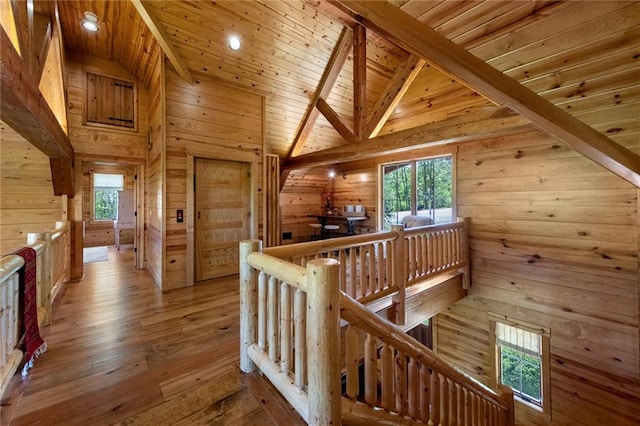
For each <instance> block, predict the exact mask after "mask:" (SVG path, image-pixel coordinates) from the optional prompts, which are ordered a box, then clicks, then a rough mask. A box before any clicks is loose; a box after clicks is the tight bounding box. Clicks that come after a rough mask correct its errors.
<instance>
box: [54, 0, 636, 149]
mask: <svg viewBox="0 0 640 426" xmlns="http://www.w3.org/2000/svg"><path fill="white" fill-rule="evenodd" d="M142 3H143V4H144V5H145V8H146V9H147V11H148V12H149V14H150V15H152V16H153V17H154V18H155V19H156V20H157V22H158V26H159V28H160V29H161V31H163V32H164V33H165V35H166V36H167V39H168V40H169V42H170V44H171V45H172V46H173V48H174V49H175V52H176V53H177V55H178V56H179V57H180V58H181V59H182V60H183V61H184V63H185V64H186V67H187V68H188V71H189V72H190V73H191V74H192V76H193V77H194V78H195V79H197V78H199V77H200V76H208V77H211V78H215V79H219V80H221V81H225V82H228V83H230V84H234V85H239V86H242V87H243V88H245V89H247V90H251V91H255V92H258V93H261V94H263V95H265V96H266V98H267V102H266V106H267V110H266V118H267V121H266V122H267V143H268V147H269V151H270V152H273V153H276V154H279V155H281V156H286V155H287V153H288V152H289V150H290V148H291V145H292V143H293V141H294V140H295V138H296V135H297V134H298V131H299V129H300V125H301V121H302V119H303V117H304V116H305V113H306V111H307V110H308V109H309V105H310V102H311V100H312V99H313V97H314V94H315V92H316V89H317V87H318V85H319V82H320V81H321V78H322V76H323V72H324V71H325V68H326V67H327V63H328V62H329V59H330V57H331V54H332V51H333V50H334V47H335V46H336V43H337V42H338V40H339V38H340V34H341V32H342V30H343V27H344V25H350V23H349V20H350V18H349V17H348V16H347V15H345V13H344V12H343V11H340V10H339V9H338V8H336V7H334V6H333V5H332V4H329V2H326V1H324V0H322V1H318V0H295V1H293V0H292V1H272V0H265V1H216V2H211V1H151V2H142ZM390 3H392V4H393V5H394V6H396V7H399V8H400V9H401V10H403V11H404V12H406V13H407V14H409V15H411V16H412V17H415V18H416V19H418V20H419V21H421V22H423V23H425V24H426V25H428V26H429V27H431V28H433V29H435V30H436V31H437V32H438V33H439V34H440V35H442V36H444V37H446V38H448V39H449V40H451V41H453V42H454V43H456V44H457V45H459V46H461V47H463V48H464V49H465V50H467V51H468V52H470V53H471V54H473V55H474V56H476V57H477V58H480V59H481V60H483V61H484V62H486V63H487V64H489V65H491V66H492V67H494V68H495V69H496V70H498V71H500V72H502V73H504V74H505V75H507V76H509V77H511V78H513V79H514V80H516V81H518V82H520V83H521V84H523V85H524V86H526V87H527V88H529V89H531V90H532V91H533V92H535V93H537V94H539V95H540V96H542V97H543V98H545V99H547V100H549V101H550V102H552V103H553V104H555V105H557V106H558V107H560V108H561V109H563V110H564V111H567V112H569V113H570V114H571V115H573V116H574V117H576V118H577V119H579V120H580V121H582V122H584V123H586V124H588V125H589V126H591V127H593V128H594V129H596V130H597V131H599V132H601V133H603V134H606V135H607V136H609V137H610V138H611V139H613V140H614V141H616V142H617V143H619V144H621V145H623V146H625V147H627V148H629V149H631V150H632V151H635V152H636V153H638V152H640V142H639V137H638V135H639V130H640V129H639V124H640V123H639V120H638V117H639V116H640V65H639V57H640V46H639V43H638V40H639V39H640V3H638V2H624V1H623V2H618V1H587V2H580V1H563V2H560V1H422V0H421V1H419V0H409V1H403V0H392V1H390ZM87 10H88V11H93V12H95V13H96V14H97V15H98V16H99V19H100V24H101V30H100V31H98V32H97V33H87V32H85V31H83V30H82V29H81V27H80V21H81V19H82V14H83V12H84V11H87ZM60 18H61V24H62V28H63V34H64V37H65V44H66V47H67V49H68V50H69V51H71V52H77V53H81V54H90V55H95V56H100V57H104V58H108V59H111V60H114V61H118V62H120V63H121V64H122V65H123V66H124V67H125V68H126V69H128V70H129V71H130V72H131V73H132V74H133V75H135V76H136V77H137V78H138V79H139V80H140V81H142V82H143V83H145V84H146V83H148V81H149V79H150V70H151V68H152V67H151V66H150V64H151V63H152V61H155V60H157V55H159V52H160V48H159V46H158V44H157V43H156V41H155V40H154V38H153V37H152V35H151V33H150V31H149V30H148V29H147V27H146V25H145V23H144V22H143V20H142V19H141V18H140V16H139V15H138V13H137V12H136V10H135V8H134V7H133V5H132V3H131V2H129V1H111V2H103V1H84V0H67V1H62V2H60ZM230 35H237V36H239V37H240V39H241V41H242V47H241V49H240V50H239V51H233V50H231V49H230V48H229V45H228V37H229V36H230ZM409 56H410V55H409V53H408V52H407V51H405V50H403V49H401V48H400V47H398V46H396V45H394V44H392V43H391V42H389V41H387V40H386V39H385V38H383V37H382V36H380V35H378V34H376V33H375V32H374V31H372V30H368V31H367V32H366V57H367V61H366V62H367V69H366V76H367V91H366V95H367V96H366V105H367V108H366V110H367V114H368V115H369V116H370V115H372V114H373V112H374V110H375V109H376V105H377V102H378V101H379V99H380V97H381V96H382V95H383V94H385V92H386V90H387V86H388V85H389V83H390V81H391V80H392V79H393V77H394V75H395V74H396V72H397V70H398V69H399V68H401V67H402V66H403V64H404V63H405V61H406V60H407V58H409ZM352 64H353V55H352V53H350V54H349V56H348V58H347V61H346V64H345V66H344V67H343V68H342V69H341V71H340V73H339V76H338V78H337V81H336V83H335V85H334V86H333V88H332V90H331V91H330V93H329V95H328V97H327V99H326V101H327V104H328V105H329V106H330V107H331V108H332V109H333V110H334V111H335V112H336V113H337V114H338V115H339V116H340V117H342V119H343V120H344V122H345V123H346V124H347V126H350V125H352V124H353V114H354V113H353V67H352ZM420 66H421V67H422V68H421V70H420V72H419V73H417V76H415V80H414V81H413V82H412V83H411V84H410V86H409V87H408V89H407V90H406V93H405V94H404V96H403V97H402V99H401V100H400V102H399V103H398V104H397V106H396V107H395V108H394V109H393V111H392V112H391V114H390V116H389V117H388V119H387V120H386V122H385V123H384V125H383V126H382V127H381V129H380V131H379V134H380V135H385V134H389V133H392V132H397V131H400V130H404V129H408V128H413V127H416V126H419V125H423V124H427V123H433V122H439V121H443V120H446V119H449V118H452V117H456V116H459V115H463V114H469V113H474V112H478V111H481V110H483V109H484V108H486V107H488V106H491V105H493V103H492V102H491V101H489V100H488V99H486V98H485V97H483V96H480V95H479V94H478V93H476V92H475V91H474V90H472V89H470V88H468V87H466V86H465V85H463V84H461V83H459V82H458V81H456V79H455V78H453V77H451V76H449V75H447V74H445V73H443V72H441V71H440V70H438V69H437V68H436V67H435V66H433V64H431V63H430V62H428V61H427V62H426V63H425V64H424V65H423V66H422V64H420ZM239 93H241V92H239ZM345 143H346V142H345V140H344V139H343V138H342V137H341V136H340V135H339V134H338V132H336V130H335V129H334V128H333V126H332V125H331V124H329V122H328V121H327V120H326V119H325V118H324V117H323V116H322V115H320V117H319V119H318V120H317V122H316V123H315V124H314V126H313V129H312V131H311V132H310V134H309V136H308V138H307V139H306V140H305V141H304V143H303V145H302V149H301V153H302V154H304V153H309V152H313V151H318V150H323V149H326V148H330V147H333V146H337V145H342V144H345Z"/></svg>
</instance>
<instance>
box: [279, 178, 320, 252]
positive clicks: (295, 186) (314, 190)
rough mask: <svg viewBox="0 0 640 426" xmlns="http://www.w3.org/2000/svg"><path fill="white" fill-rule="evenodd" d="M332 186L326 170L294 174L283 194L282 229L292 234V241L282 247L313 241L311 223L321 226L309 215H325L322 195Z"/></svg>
mask: <svg viewBox="0 0 640 426" xmlns="http://www.w3.org/2000/svg"><path fill="white" fill-rule="evenodd" d="M328 184H329V178H328V177H327V170H326V169H314V170H292V171H291V172H290V173H289V177H288V178H287V181H286V183H285V185H284V187H283V188H282V191H280V229H281V230H282V233H286V232H290V233H291V239H283V240H282V244H292V243H301V242H305V241H309V240H310V239H311V236H312V235H313V229H312V228H311V227H310V226H309V224H311V223H317V220H316V219H315V218H311V217H308V216H307V215H309V214H320V213H324V207H323V206H324V199H323V198H322V193H323V191H325V189H326V187H327V185H328Z"/></svg>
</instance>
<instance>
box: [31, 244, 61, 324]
mask: <svg viewBox="0 0 640 426" xmlns="http://www.w3.org/2000/svg"><path fill="white" fill-rule="evenodd" d="M38 240H40V241H44V242H45V243H46V246H45V249H44V250H43V251H42V253H41V254H40V256H38V257H37V261H36V262H37V263H36V265H37V266H36V269H37V271H36V273H37V278H36V280H37V281H36V282H37V285H36V300H37V304H38V310H40V309H43V310H44V315H43V318H42V319H41V322H40V321H38V325H41V326H42V325H48V324H49V323H50V322H51V289H52V288H53V284H52V280H53V268H54V266H53V253H52V252H53V249H52V247H53V244H52V241H51V232H42V233H34V232H30V233H28V234H27V244H29V245H32V244H34V243H35V242H36V241H38Z"/></svg>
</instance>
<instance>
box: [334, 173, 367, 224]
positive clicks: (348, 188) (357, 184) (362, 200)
mask: <svg viewBox="0 0 640 426" xmlns="http://www.w3.org/2000/svg"><path fill="white" fill-rule="evenodd" d="M376 174H377V173H376V172H375V170H371V169H355V170H349V171H344V172H338V173H337V174H336V176H335V177H334V178H333V204H334V206H335V207H337V208H338V211H339V212H341V211H342V209H343V207H344V206H345V205H348V204H362V205H363V206H364V208H365V209H366V211H367V216H368V217H369V218H368V219H367V220H363V221H359V222H356V223H357V226H356V233H357V234H366V233H369V232H376V231H377V227H376V223H377V220H376V215H377V206H376V203H377V199H378V198H377V184H376ZM341 228H345V229H340V231H341V232H346V226H345V227H341Z"/></svg>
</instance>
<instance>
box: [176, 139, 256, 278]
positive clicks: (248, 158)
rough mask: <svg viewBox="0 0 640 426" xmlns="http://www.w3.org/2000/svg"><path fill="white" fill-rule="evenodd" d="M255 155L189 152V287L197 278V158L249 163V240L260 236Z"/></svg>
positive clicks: (187, 274)
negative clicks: (217, 154) (194, 184)
mask: <svg viewBox="0 0 640 426" xmlns="http://www.w3.org/2000/svg"><path fill="white" fill-rule="evenodd" d="M254 157H255V155H253V154H245V153H233V154H232V153H225V156H224V157H223V156H214V155H211V154H210V153H198V152H187V211H186V214H185V220H186V221H187V260H186V282H185V284H186V285H187V286H193V285H194V283H195V276H196V239H195V234H194V232H195V215H194V211H195V207H196V193H195V190H194V187H193V177H194V174H195V165H196V158H202V159H206V160H218V161H232V162H237V163H248V164H249V166H250V170H251V179H249V191H250V197H249V208H250V209H251V221H250V223H249V238H251V239H254V238H257V236H258V218H259V214H258V213H259V212H258V209H259V203H258V189H259V182H260V180H259V178H260V176H261V175H260V170H261V169H260V164H259V163H258V161H257V160H255V158H254Z"/></svg>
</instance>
